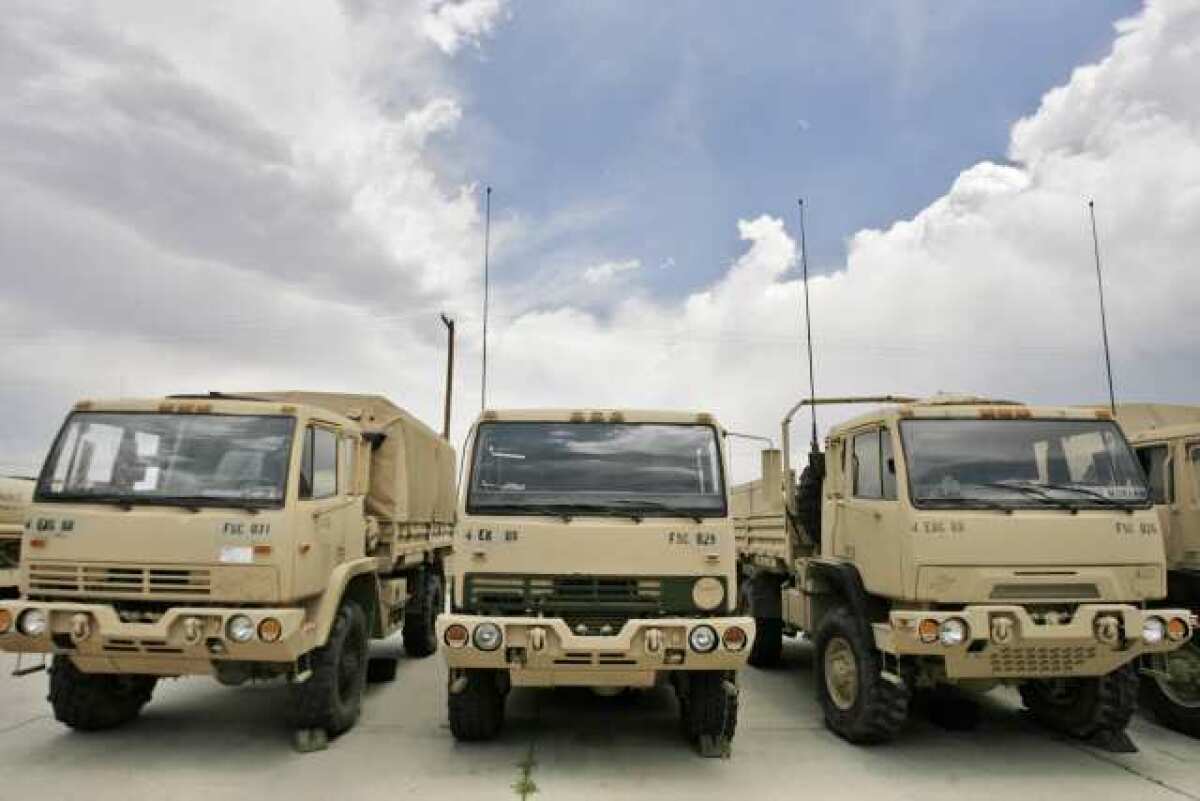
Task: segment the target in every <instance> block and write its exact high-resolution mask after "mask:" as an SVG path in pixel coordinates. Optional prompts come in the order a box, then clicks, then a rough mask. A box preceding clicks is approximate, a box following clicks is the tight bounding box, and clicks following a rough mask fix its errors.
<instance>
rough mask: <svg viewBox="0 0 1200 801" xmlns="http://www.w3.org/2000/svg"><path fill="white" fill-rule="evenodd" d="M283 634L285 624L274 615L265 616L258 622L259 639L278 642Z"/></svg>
mask: <svg viewBox="0 0 1200 801" xmlns="http://www.w3.org/2000/svg"><path fill="white" fill-rule="evenodd" d="M282 636H283V624H282V623H280V622H279V621H278V620H276V619H275V618H273V617H264V618H263V619H262V622H261V623H259V624H258V639H260V640H262V641H263V642H277V641H278V640H279V638H280V637H282Z"/></svg>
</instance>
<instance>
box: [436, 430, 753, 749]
mask: <svg viewBox="0 0 1200 801" xmlns="http://www.w3.org/2000/svg"><path fill="white" fill-rule="evenodd" d="M468 450H469V453H470V456H469V458H468V460H467V461H466V462H465V468H466V474H465V476H464V478H463V481H462V491H461V493H460V496H461V506H460V509H459V527H458V530H457V533H456V541H455V554H454V557H453V574H454V589H453V594H452V598H451V609H450V611H449V614H446V615H443V616H442V617H441V619H440V621H439V632H440V633H441V636H442V638H443V644H444V645H445V646H446V647H445V648H443V653H444V654H445V655H446V659H447V662H448V664H449V667H450V685H449V716H450V724H451V730H452V731H453V732H454V734H455V736H456V737H458V738H459V739H464V740H473V739H486V738H490V737H493V736H495V735H496V734H497V733H498V731H499V729H500V726H501V724H502V722H503V713H504V697H505V694H506V693H507V691H508V688H509V687H511V686H525V687H555V686H582V687H593V688H600V689H603V690H609V691H615V690H617V689H620V688H627V687H650V686H653V685H655V684H657V683H668V682H669V683H670V684H671V685H672V686H673V687H674V688H675V691H676V693H677V695H678V697H679V698H680V700H681V711H682V713H683V717H684V722H685V729H686V730H687V732H688V734H689V735H690V736H691V737H692V738H693V739H694V740H695V741H697V743H699V744H700V746H701V748H702V750H706V749H707V750H712V749H715V750H717V751H720V750H721V749H723V748H727V747H728V742H729V740H730V738H731V737H732V736H733V727H734V723H735V721H736V704H737V690H736V684H735V672H736V671H737V670H738V669H739V668H740V667H742V665H743V664H744V663H745V660H746V652H747V650H748V648H749V643H750V641H751V640H752V639H753V636H754V626H753V621H752V620H750V619H748V618H745V617H739V616H737V615H736V614H735V607H736V599H737V592H736V581H737V572H736V567H737V566H736V555H735V546H734V538H733V530H732V527H731V524H730V517H729V499H728V492H727V486H726V478H725V476H726V457H725V447H724V437H723V430H722V429H721V427H720V425H719V424H718V423H717V421H716V420H715V419H714V418H713V417H712V416H711V415H708V414H704V413H677V412H661V411H660V412H648V411H628V410H513V411H489V412H486V413H484V414H483V416H482V417H481V418H480V419H479V420H478V421H477V422H476V424H475V426H474V427H473V429H472V431H471V435H470V440H469V446H468Z"/></svg>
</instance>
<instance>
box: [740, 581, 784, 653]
mask: <svg viewBox="0 0 1200 801" xmlns="http://www.w3.org/2000/svg"><path fill="white" fill-rule="evenodd" d="M738 611H739V612H741V613H742V614H744V615H751V616H754V593H753V591H752V589H751V582H750V581H748V580H746V581H743V582H742V588H741V592H740V593H739V604H738ZM754 629H755V631H754V642H752V643H751V644H750V653H749V654H748V655H747V658H746V661H747V662H749V663H750V664H751V665H752V666H753V667H756V668H769V667H775V666H776V665H778V664H779V660H780V658H781V657H782V655H783V621H782V620H781V619H779V618H777V617H757V616H754Z"/></svg>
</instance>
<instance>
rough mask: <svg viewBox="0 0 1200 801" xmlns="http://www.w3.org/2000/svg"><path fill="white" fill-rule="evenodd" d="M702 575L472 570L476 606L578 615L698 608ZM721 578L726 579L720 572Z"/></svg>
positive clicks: (468, 591) (470, 600) (469, 593)
mask: <svg viewBox="0 0 1200 801" xmlns="http://www.w3.org/2000/svg"><path fill="white" fill-rule="evenodd" d="M697 578H699V577H698V576H528V575H526V576H521V575H508V574H482V575H479V574H468V575H467V576H466V579H465V585H464V590H465V601H466V606H467V608H468V609H470V610H471V611H475V612H484V613H489V612H490V613H492V614H518V615H519V614H545V615H553V616H561V617H565V618H567V619H568V620H572V619H587V618H593V619H607V620H612V621H614V622H616V621H618V620H620V619H623V618H629V617H637V616H642V617H660V616H666V615H688V614H696V612H697V610H696V607H695V604H694V603H693V602H692V585H693V584H694V583H695V582H696V579H697ZM714 578H716V579H717V580H718V581H720V582H721V584H722V586H723V585H724V584H725V580H724V579H723V578H721V577H719V576H716V577H714Z"/></svg>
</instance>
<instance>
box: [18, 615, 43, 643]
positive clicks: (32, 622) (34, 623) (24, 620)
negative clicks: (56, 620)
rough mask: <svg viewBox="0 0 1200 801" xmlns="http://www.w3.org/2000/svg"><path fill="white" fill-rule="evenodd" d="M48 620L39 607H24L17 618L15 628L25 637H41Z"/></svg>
mask: <svg viewBox="0 0 1200 801" xmlns="http://www.w3.org/2000/svg"><path fill="white" fill-rule="evenodd" d="M48 624H49V620H48V619H47V617H46V613H45V612H44V611H43V610H41V609H26V610H25V611H24V612H22V613H21V616H20V617H19V618H17V628H18V629H20V630H21V633H22V634H24V635H25V636H26V637H41V636H42V635H43V634H45V633H46V628H47V626H48Z"/></svg>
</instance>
